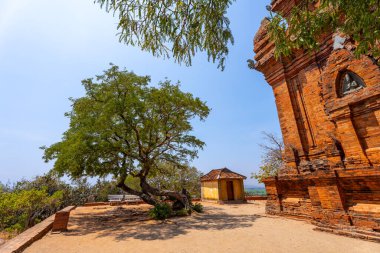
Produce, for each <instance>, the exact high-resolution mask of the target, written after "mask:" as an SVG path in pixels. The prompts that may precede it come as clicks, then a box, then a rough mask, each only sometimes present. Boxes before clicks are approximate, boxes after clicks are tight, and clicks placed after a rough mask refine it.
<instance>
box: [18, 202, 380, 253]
mask: <svg viewBox="0 0 380 253" xmlns="http://www.w3.org/2000/svg"><path fill="white" fill-rule="evenodd" d="M204 205H205V212H204V213H202V214H195V215H192V216H191V217H185V218H175V219H171V220H169V221H165V222H160V221H153V220H144V219H145V217H146V216H145V213H144V210H147V209H148V208H149V207H148V206H146V205H141V206H139V207H136V206H135V207H131V206H125V207H123V208H120V207H119V208H116V207H80V208H77V209H76V210H75V211H73V212H72V215H71V217H70V223H69V225H70V226H69V231H68V232H65V233H61V234H52V233H49V234H48V235H46V236H45V237H44V238H42V239H41V240H39V241H37V242H35V243H34V244H32V245H31V246H30V247H29V248H27V249H26V250H25V251H24V252H25V253H45V252H46V253H51V252H53V253H63V252H65V253H67V252H70V253H71V252H72V253H74V252H78V253H79V252H92V253H97V252H102V253H103V252H128V253H130V252H138V253H145V252H149V253H160V252H165V253H174V252H176V253H194V252H207V253H211V252H228V253H233V252H239V253H242V252H276V253H277V252H324V253H328V252H332V253H339V252H344V253H349V252H355V253H359V252H370V253H374V252H380V244H377V243H373V242H367V241H362V240H358V239H352V238H348V237H343V236H338V235H333V234H329V233H324V232H318V231H314V230H313V227H314V226H313V225H311V224H309V223H307V222H304V221H296V220H291V219H285V218H279V217H271V216H267V215H265V213H264V202H262V201H258V202H255V203H250V204H242V205H216V204H208V203H204Z"/></svg>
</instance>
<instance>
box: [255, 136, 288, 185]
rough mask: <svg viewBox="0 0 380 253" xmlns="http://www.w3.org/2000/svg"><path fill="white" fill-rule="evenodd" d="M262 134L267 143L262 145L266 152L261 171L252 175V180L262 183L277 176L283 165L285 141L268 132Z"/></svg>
mask: <svg viewBox="0 0 380 253" xmlns="http://www.w3.org/2000/svg"><path fill="white" fill-rule="evenodd" d="M262 134H263V136H264V140H265V143H263V144H260V147H261V148H262V149H263V150H264V155H263V156H262V161H261V166H260V170H259V171H258V172H257V173H252V175H251V178H254V179H256V180H258V181H259V182H260V183H262V180H263V179H265V178H267V177H273V176H277V174H278V171H279V170H280V168H281V167H282V165H283V160H282V151H283V150H284V143H283V141H282V140H281V139H280V138H278V137H277V136H276V135H274V134H272V133H267V132H263V133H262Z"/></svg>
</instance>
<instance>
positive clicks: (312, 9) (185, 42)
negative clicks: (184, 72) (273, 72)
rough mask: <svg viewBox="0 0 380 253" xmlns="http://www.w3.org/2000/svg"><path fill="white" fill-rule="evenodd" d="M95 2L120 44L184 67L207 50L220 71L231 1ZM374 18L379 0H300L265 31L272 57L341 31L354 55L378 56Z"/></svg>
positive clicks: (379, 26)
mask: <svg viewBox="0 0 380 253" xmlns="http://www.w3.org/2000/svg"><path fill="white" fill-rule="evenodd" d="M95 2H96V3H98V4H100V6H101V7H103V8H105V9H106V11H108V12H112V13H113V14H114V15H117V16H118V19H119V23H118V29H119V36H120V37H119V39H120V41H121V42H124V43H126V44H127V45H132V46H138V47H140V48H141V49H142V50H144V51H148V52H151V53H152V54H153V55H154V56H163V57H170V56H173V57H174V59H175V61H177V62H179V63H185V64H186V65H191V61H192V58H193V57H194V55H195V54H196V53H197V52H199V51H206V53H207V55H208V58H209V60H212V61H213V62H215V61H217V62H218V66H219V67H220V68H221V69H222V70H223V69H224V67H225V59H226V56H227V55H228V51H229V50H228V47H229V46H230V45H232V44H233V42H234V39H233V35H232V32H231V29H230V21H229V19H228V18H227V16H226V11H227V9H228V8H229V7H230V6H231V4H232V3H233V2H234V0H212V1H210V0H158V1H150V0H95ZM267 9H268V10H269V11H270V10H271V6H268V8H267ZM252 11H254V10H252ZM379 17H380V8H379V1H378V0H355V1H352V0H320V1H311V0H303V1H300V3H299V4H298V5H297V6H295V7H294V8H293V10H292V12H291V13H290V15H289V16H287V17H286V18H285V17H284V15H283V13H272V12H271V15H270V18H269V19H270V21H271V22H270V25H269V32H270V37H271V40H272V41H274V42H275V46H276V49H275V56H276V57H277V58H279V57H280V56H282V55H283V56H289V55H290V54H291V53H292V51H293V50H294V49H300V48H302V49H306V50H309V51H311V52H312V51H315V50H317V49H318V48H319V46H320V40H319V38H320V36H321V35H323V34H325V33H331V32H341V33H343V34H345V35H347V36H348V37H349V38H350V39H352V40H353V41H354V42H355V44H356V49H355V53H356V55H360V54H367V55H373V56H374V57H379V56H380V45H379V40H380V19H379ZM247 39H251V38H247Z"/></svg>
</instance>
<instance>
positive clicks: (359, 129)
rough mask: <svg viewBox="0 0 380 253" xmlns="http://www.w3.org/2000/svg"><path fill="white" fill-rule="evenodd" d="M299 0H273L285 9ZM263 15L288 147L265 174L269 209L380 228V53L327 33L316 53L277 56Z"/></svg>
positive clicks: (265, 59) (260, 50)
mask: <svg viewBox="0 0 380 253" xmlns="http://www.w3.org/2000/svg"><path fill="white" fill-rule="evenodd" d="M299 2H300V0H273V1H272V3H271V7H272V11H274V12H278V13H281V14H282V15H284V16H285V17H286V16H287V14H289V13H290V11H291V9H292V8H293V7H294V6H295V5H296V4H298V3H299ZM267 25H268V20H267V19H264V20H263V21H262V23H261V27H260V28H259V30H258V31H257V33H256V35H255V38H254V52H255V53H256V55H255V69H256V70H258V71H260V72H262V73H263V74H264V76H265V79H266V81H267V82H268V83H269V85H270V86H271V87H272V89H273V94H274V96H275V101H276V106H277V111H278V117H279V121H280V127H281V131H282V136H283V140H284V143H285V151H284V153H283V159H284V161H285V165H284V167H283V168H281V169H280V172H279V174H278V176H276V177H272V178H267V179H266V180H264V183H265V187H266V190H267V194H268V201H267V205H266V211H267V213H270V214H275V215H285V216H296V217H302V218H306V219H310V220H312V221H314V223H315V224H316V225H319V229H321V230H326V231H328V230H330V231H331V232H335V231H340V232H339V233H343V231H347V230H349V231H351V232H352V231H355V232H363V233H367V235H369V234H371V235H373V234H375V235H376V234H377V235H378V233H377V232H380V127H379V121H380V68H379V59H374V58H372V57H370V56H365V55H363V56H361V57H360V58H357V57H355V56H354V55H353V48H354V47H355V45H354V44H353V42H352V41H351V40H349V39H348V38H345V37H344V35H342V34H335V33H331V34H326V35H325V36H324V37H322V38H320V41H321V43H320V45H321V46H320V49H319V51H317V52H315V54H310V53H308V52H305V51H303V50H298V51H294V52H293V54H292V56H291V57H286V58H282V59H281V60H276V59H275V58H274V54H273V51H274V44H273V43H272V42H271V41H270V39H269V35H268V32H267Z"/></svg>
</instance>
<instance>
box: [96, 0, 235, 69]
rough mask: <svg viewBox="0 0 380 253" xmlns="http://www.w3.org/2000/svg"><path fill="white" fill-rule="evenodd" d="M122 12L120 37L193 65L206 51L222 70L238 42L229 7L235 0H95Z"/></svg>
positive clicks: (156, 53)
mask: <svg viewBox="0 0 380 253" xmlns="http://www.w3.org/2000/svg"><path fill="white" fill-rule="evenodd" d="M95 2H96V3H99V4H100V6H101V7H104V8H105V9H106V11H107V12H113V13H114V15H118V17H119V24H118V29H119V31H120V33H119V40H120V42H124V43H126V44H127V45H132V46H138V47H140V48H141V49H142V50H144V51H148V52H150V53H152V54H153V55H154V56H162V57H164V58H169V57H171V56H172V57H174V59H175V61H176V62H178V63H185V64H186V66H190V65H191V63H192V58H193V57H194V56H195V54H196V53H197V52H198V51H200V52H202V51H206V53H207V55H208V59H209V61H212V62H216V61H217V62H218V67H219V68H221V69H222V70H223V69H224V67H225V60H226V57H227V55H228V47H227V46H228V45H229V44H230V43H231V44H233V43H234V39H233V36H232V33H231V30H230V27H229V26H230V21H229V20H228V18H227V17H226V10H227V9H228V7H229V6H230V5H231V4H232V2H233V0H213V1H209V0H183V1H178V0H160V1H151V0H95Z"/></svg>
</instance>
